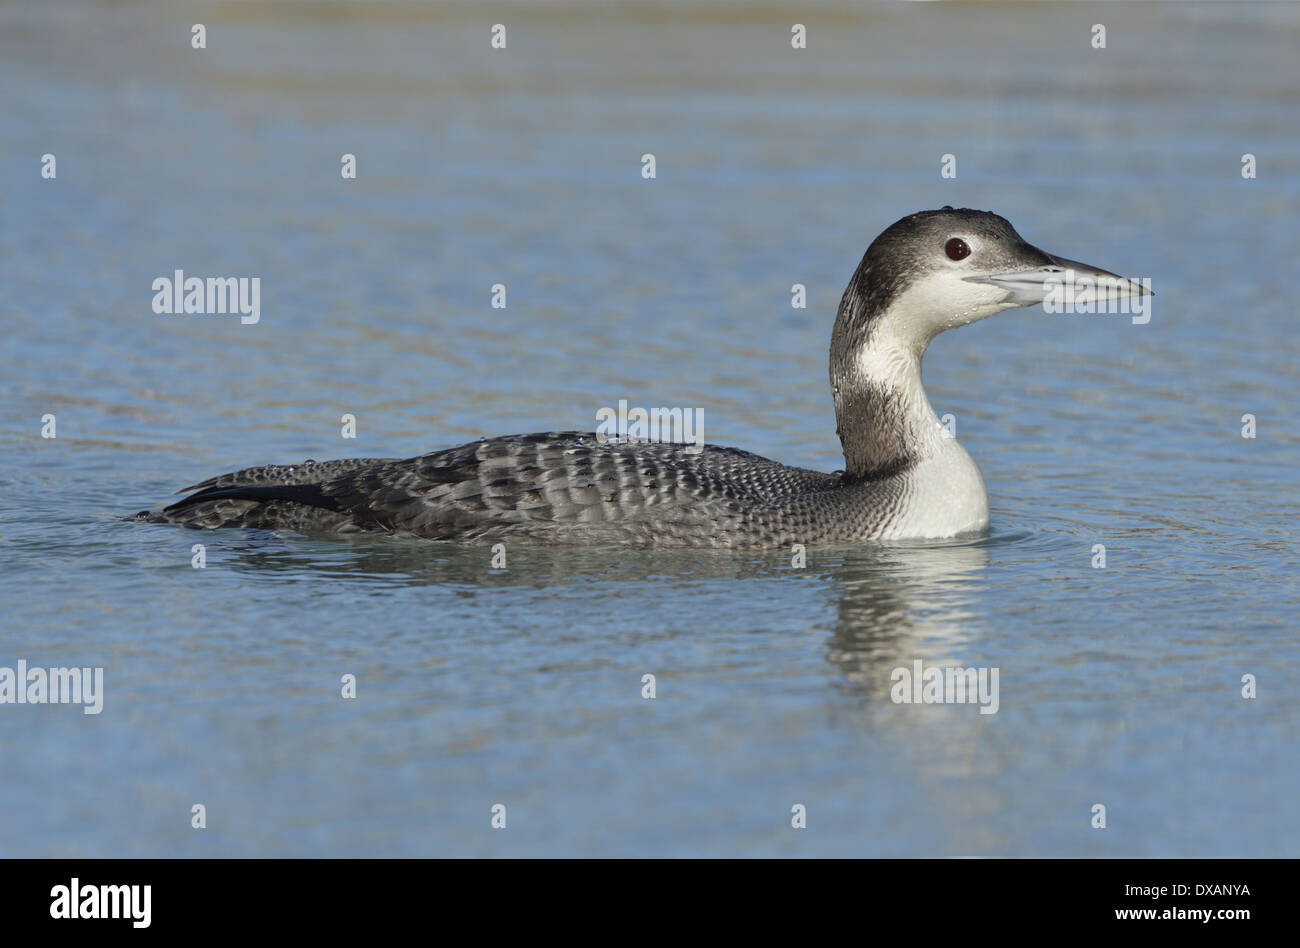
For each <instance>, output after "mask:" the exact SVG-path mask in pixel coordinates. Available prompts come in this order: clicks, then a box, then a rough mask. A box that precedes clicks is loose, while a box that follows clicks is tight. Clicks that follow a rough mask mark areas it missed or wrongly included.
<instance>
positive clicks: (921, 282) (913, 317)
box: [832, 207, 1146, 355]
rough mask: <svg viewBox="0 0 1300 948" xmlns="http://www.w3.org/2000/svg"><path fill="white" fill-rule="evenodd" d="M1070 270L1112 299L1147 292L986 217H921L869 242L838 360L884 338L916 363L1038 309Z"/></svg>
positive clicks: (849, 294)
mask: <svg viewBox="0 0 1300 948" xmlns="http://www.w3.org/2000/svg"><path fill="white" fill-rule="evenodd" d="M1068 270H1072V271H1074V274H1075V276H1076V277H1085V276H1086V277H1088V278H1090V279H1092V280H1094V281H1098V283H1099V284H1100V285H1103V286H1106V287H1113V288H1114V289H1113V292H1114V293H1115V298H1120V297H1123V296H1130V295H1140V294H1142V293H1145V292H1146V291H1145V290H1143V289H1142V288H1141V286H1139V285H1138V284H1136V283H1132V282H1131V281H1129V280H1125V279H1124V278H1122V277H1119V276H1116V275H1115V274H1113V273H1110V272H1109V271H1106V270H1101V269H1098V268H1097V267H1092V266H1089V265H1087V264H1083V263H1078V262H1076V261H1073V260H1067V259H1065V258H1063V257H1057V256H1055V255H1053V254H1049V253H1046V252H1045V251H1042V250H1039V249H1038V248H1037V247H1035V246H1033V245H1032V244H1029V243H1026V242H1025V240H1024V238H1022V237H1021V236H1020V235H1019V234H1018V233H1016V229H1015V228H1014V227H1012V226H1011V224H1010V222H1009V221H1007V219H1006V218H1004V217H999V216H998V215H997V214H993V213H990V212H989V211H974V210H970V209H969V208H951V207H944V208H941V209H939V210H937V211H921V212H920V213H917V214H911V215H909V216H907V217H904V218H903V219H902V220H900V221H897V222H895V223H893V224H891V225H890V226H889V227H887V228H885V230H884V231H883V232H882V233H881V234H880V236H879V237H877V238H876V239H875V240H873V241H872V242H871V246H870V247H868V248H867V252H866V254H865V255H863V257H862V262H861V263H860V264H858V269H857V272H855V273H854V274H853V279H852V280H851V281H849V285H848V288H847V289H846V290H845V291H844V297H843V299H842V300H841V301H840V312H839V318H838V319H837V321H836V325H835V333H836V336H837V337H841V342H842V343H843V347H842V348H841V351H842V352H843V351H844V350H845V349H849V350H851V349H855V348H857V347H858V346H860V345H862V344H864V343H865V342H866V339H867V336H869V335H874V334H876V333H887V334H888V335H889V336H891V337H892V338H893V340H894V341H895V342H896V343H897V344H898V345H900V346H903V347H907V348H909V349H913V350H914V351H915V352H916V353H917V354H918V355H919V354H920V353H921V352H922V351H924V349H925V346H926V345H927V344H928V343H929V342H930V340H931V339H933V338H934V337H935V336H936V335H938V334H939V333H941V332H943V331H944V330H945V329H952V328H953V327H955V326H964V325H966V324H967V323H973V322H975V321H976V320H980V319H984V318H985V317H988V316H992V315H993V314H994V313H1000V312H1002V311H1004V310H1008V309H1015V308H1016V307H1018V306H1030V305H1033V304H1034V303H1041V302H1042V301H1043V300H1044V299H1045V298H1046V296H1047V294H1048V292H1049V290H1050V288H1051V287H1052V285H1053V284H1055V285H1057V286H1059V284H1060V282H1061V280H1062V279H1063V277H1064V275H1065V273H1066V271H1068ZM834 349H835V346H834V344H832V351H834Z"/></svg>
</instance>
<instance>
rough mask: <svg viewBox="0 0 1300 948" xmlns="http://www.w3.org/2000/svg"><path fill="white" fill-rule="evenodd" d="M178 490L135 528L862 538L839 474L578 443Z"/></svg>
mask: <svg viewBox="0 0 1300 948" xmlns="http://www.w3.org/2000/svg"><path fill="white" fill-rule="evenodd" d="M186 490H187V491H193V493H191V494H190V495H189V496H188V497H186V498H185V499H183V500H181V501H179V502H178V503H175V504H173V505H171V506H170V507H167V508H166V509H164V510H163V511H161V512H160V513H152V512H149V511H142V512H141V513H140V514H137V515H136V516H137V518H138V519H141V520H146V521H149V522H153V523H181V524H185V525H187V526H192V527H203V528H216V527H264V528H272V529H275V528H289V529H297V530H305V531H312V532H316V531H330V532H340V533H348V532H357V531H378V532H384V533H393V534H397V535H406V536H417V537H424V538H427V539H434V540H459V541H471V542H481V543H485V542H496V541H502V540H508V541H516V542H524V543H613V544H620V545H629V546H656V547H709V546H715V547H734V546H779V545H783V544H787V543H793V542H814V543H816V542H836V541H846V540H849V539H852V538H853V533H854V531H855V530H858V531H860V530H865V529H870V525H869V524H868V523H866V522H865V521H863V520H862V518H861V517H860V516H859V517H854V516H853V515H852V513H851V511H849V510H847V509H845V508H844V501H845V499H846V498H845V496H844V495H845V493H846V488H845V487H844V485H843V483H842V476H841V474H840V473H838V472H837V473H834V474H822V473H818V472H817V471H809V470H804V469H802V468H795V467H787V466H786V465H783V464H778V463H776V462H775V461H770V460H768V459H766V458H762V457H759V456H758V455H755V454H751V453H749V452H747V451H739V450H737V449H735V448H724V447H718V446H715V445H705V446H704V447H703V448H702V449H701V450H698V451H688V450H687V448H686V447H685V446H683V445H677V444H660V443H648V442H641V443H637V442H626V441H605V442H603V443H602V441H601V440H599V439H598V438H597V436H596V435H595V434H588V433H581V432H576V431H565V432H547V433H543V434H530V435H514V436H507V437H502V438H492V439H488V440H483V441H478V442H475V443H472V444H465V445H461V446H460V447H456V448H450V449H448V450H446V451H435V452H433V453H431V454H425V455H421V456H420V457H415V458H409V459H405V460H395V459H386V458H375V459H358V460H352V461H346V462H325V463H318V462H305V463H303V464H297V465H292V466H270V467H257V468H249V469H247V470H243V471H236V472H234V473H232V474H224V475H222V476H220V477H215V478H212V479H210V480H208V481H205V482H203V483H202V484H196V485H195V486H194V487H191V488H186ZM853 493H855V494H856V493H857V491H853ZM882 513H883V511H882ZM877 519H883V517H879V518H877Z"/></svg>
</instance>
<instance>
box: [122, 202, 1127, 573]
mask: <svg viewBox="0 0 1300 948" xmlns="http://www.w3.org/2000/svg"><path fill="white" fill-rule="evenodd" d="M1067 279H1075V280H1080V279H1082V280H1087V281H1092V283H1093V284H1094V285H1095V286H1097V287H1104V288H1106V290H1107V292H1108V293H1109V294H1110V297H1111V298H1113V299H1123V298H1125V297H1137V296H1144V295H1151V291H1150V283H1149V281H1141V282H1139V281H1135V280H1128V279H1125V278H1123V277H1119V276H1117V275H1116V274H1114V273H1111V272H1110V271H1107V270H1101V269H1099V268H1097V267H1093V266H1089V265H1087V264H1082V263H1078V262H1077V261H1073V260H1068V259H1065V258H1063V257H1057V256H1054V255H1052V254H1049V253H1046V252H1045V251H1042V250H1039V249H1038V248H1037V247H1034V246H1032V245H1030V244H1029V243H1027V242H1026V241H1025V240H1024V239H1022V238H1021V237H1020V235H1019V234H1018V233H1017V232H1016V230H1015V228H1014V227H1012V226H1011V224H1010V223H1009V222H1008V221H1007V220H1006V219H1005V218H1003V217H1000V216H998V215H997V214H994V213H992V212H989V211H977V210H972V209H969V208H953V207H951V206H945V207H942V208H940V209H937V210H928V211H920V212H918V213H915V214H910V215H908V216H906V217H904V218H902V219H900V220H898V221H896V222H895V223H893V224H891V225H890V226H889V227H887V228H885V229H884V230H883V231H882V232H881V233H880V234H879V236H877V237H876V238H875V240H873V241H872V242H871V244H870V245H869V246H868V248H867V250H866V253H865V254H864V255H863V257H862V260H861V262H860V263H859V264H858V267H857V269H856V270H855V271H854V273H853V276H852V279H850V281H849V284H848V286H847V288H846V289H845V290H844V293H843V296H842V297H841V299H840V304H839V309H838V311H837V314H836V318H835V324H834V328H833V330H832V333H831V346H830V384H831V395H832V400H833V402H834V406H835V419H836V430H837V434H838V435H839V439H840V444H841V447H842V449H843V453H844V468H843V470H839V471H834V472H830V473H825V472H820V471H814V470H808V469H805V468H799V467H790V466H787V465H784V464H781V463H779V462H777V461H773V460H769V459H768V458H764V457H760V456H759V455H756V454H751V453H749V452H747V451H742V450H739V449H737V448H731V447H722V446H718V445H711V444H706V445H703V446H702V447H699V446H691V445H683V444H678V443H669V442H663V441H647V440H640V439H628V438H617V437H615V438H611V437H606V436H602V435H600V434H599V433H593V432H579V431H554V432H544V433H536V434H523V435H507V436H504V437H494V438H484V439H481V440H478V441H476V442H471V443H468V444H462V445H460V446H458V447H452V448H447V449H444V450H438V451H433V452H431V453H428V454H422V455H419V456H417V457H412V458H405V459H402V458H353V459H344V460H334V461H315V460H309V461H304V462H301V463H298V464H290V465H268V466H262V467H250V468H246V469H244V470H240V471H235V472H233V473H229V474H222V475H219V476H217V477H212V478H209V479H208V480H205V481H202V482H201V483H198V484H194V485H192V486H191V487H187V488H184V489H183V490H181V491H178V492H177V493H185V494H187V495H188V496H186V497H184V498H183V499H181V500H179V501H177V502H176V503H173V504H171V505H170V506H168V507H165V508H163V509H162V510H143V511H140V512H139V513H138V514H135V515H134V516H133V517H130V518H128V519H131V520H136V521H142V522H148V523H170V524H182V525H185V526H188V527H193V528H201V529H216V528H226V527H243V528H260V529H269V530H289V531H297V532H299V533H304V534H314V533H331V534H348V533H380V534H389V535H394V536H398V537H410V538H418V539H423V540H432V541H444V542H454V543H466V544H495V543H499V542H502V543H522V544H541V545H547V544H552V545H582V546H593V545H596V546H618V547H654V548H661V547H662V548H738V549H746V548H748V549H771V548H780V547H793V546H794V545H796V544H804V545H817V546H837V545H849V544H860V543H873V542H881V541H893V540H910V539H941V538H950V537H964V536H979V535H981V534H983V533H985V532H987V530H988V526H989V503H988V493H987V490H986V488H985V485H984V479H983V477H982V476H981V474H980V470H979V467H978V466H977V465H976V464H975V461H974V460H973V459H972V458H971V456H970V455H969V454H968V453H967V452H966V450H965V448H963V447H962V446H961V444H959V443H958V441H957V440H956V439H955V438H954V437H952V436H951V435H950V434H949V431H948V429H946V428H945V427H944V425H943V424H942V423H941V422H940V421H939V419H938V418H937V416H936V415H935V412H934V409H933V408H932V407H931V405H930V401H929V398H928V397H927V396H926V393H925V388H924V386H923V384H922V380H921V360H922V356H923V355H924V354H925V350H926V347H927V346H928V345H929V343H930V341H931V340H933V339H934V338H935V336H937V335H938V334H939V333H941V332H945V331H947V330H949V329H954V328H957V327H960V326H966V325H969V324H970V323H974V322H977V321H978V320H982V319H985V318H987V317H989V316H992V315H994V314H997V313H1001V312H1004V311H1006V310H1009V309H1015V308H1017V307H1022V306H1030V305H1034V304H1038V303H1043V302H1044V301H1046V300H1048V299H1049V298H1050V296H1051V294H1052V293H1053V292H1058V293H1059V291H1060V288H1061V284H1062V281H1064V280H1067Z"/></svg>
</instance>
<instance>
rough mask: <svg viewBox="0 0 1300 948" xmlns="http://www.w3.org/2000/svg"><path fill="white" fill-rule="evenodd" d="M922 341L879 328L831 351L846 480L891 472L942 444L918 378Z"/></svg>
mask: <svg viewBox="0 0 1300 948" xmlns="http://www.w3.org/2000/svg"><path fill="white" fill-rule="evenodd" d="M924 351H925V345H924V343H922V344H920V345H917V344H914V343H909V342H908V341H904V340H899V339H896V338H892V337H891V336H890V335H888V334H885V333H882V332H880V331H879V327H877V328H876V331H875V332H871V333H868V338H867V339H866V340H865V341H863V342H862V343H861V344H860V345H859V346H857V347H844V348H841V349H840V350H839V351H836V347H835V346H834V345H832V352H831V391H832V394H833V396H834V399H835V420H836V426H837V431H838V433H839V436H840V443H841V445H842V446H843V448H844V473H845V476H846V478H847V479H848V480H850V481H874V480H880V479H881V478H885V477H893V476H896V475H899V474H902V473H904V472H906V471H908V470H911V469H912V468H914V467H916V466H917V465H918V464H920V463H921V462H922V461H925V460H927V459H928V458H931V457H934V456H935V455H936V454H938V453H939V452H940V451H942V450H943V448H944V446H945V441H947V440H949V439H948V438H947V432H946V431H945V430H944V428H943V426H942V425H941V424H940V422H939V419H938V417H936V415H935V413H934V409H933V408H932V407H930V399H929V398H928V397H926V394H925V388H924V386H923V385H922V383H921V356H922V355H923V353H924Z"/></svg>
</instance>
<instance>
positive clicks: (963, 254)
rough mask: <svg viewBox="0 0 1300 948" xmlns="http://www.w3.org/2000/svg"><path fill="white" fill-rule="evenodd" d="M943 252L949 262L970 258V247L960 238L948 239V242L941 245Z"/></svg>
mask: <svg viewBox="0 0 1300 948" xmlns="http://www.w3.org/2000/svg"><path fill="white" fill-rule="evenodd" d="M943 250H944V253H946V254H947V255H948V259H949V260H965V259H966V258H967V257H969V256H970V247H968V246H967V245H966V241H964V240H962V239H961V238H960V237H949V238H948V242H947V243H946V244H944V245H943Z"/></svg>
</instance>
